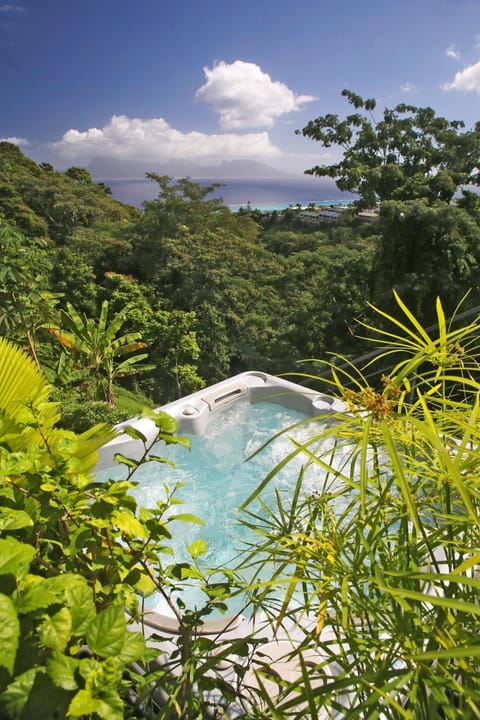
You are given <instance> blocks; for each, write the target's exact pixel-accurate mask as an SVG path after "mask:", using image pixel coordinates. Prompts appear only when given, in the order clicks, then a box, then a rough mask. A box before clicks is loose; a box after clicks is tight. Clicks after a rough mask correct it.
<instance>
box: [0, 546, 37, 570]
mask: <svg viewBox="0 0 480 720" xmlns="http://www.w3.org/2000/svg"><path fill="white" fill-rule="evenodd" d="M35 552H36V551H35V548H33V547H32V546H31V545H25V544H24V543H20V542H18V540H15V539H14V538H6V539H0V575H8V574H10V573H11V574H12V575H15V576H16V577H17V578H20V577H22V576H23V575H26V573H27V572H28V569H29V567H30V563H31V562H32V559H33V557H34V555H35Z"/></svg>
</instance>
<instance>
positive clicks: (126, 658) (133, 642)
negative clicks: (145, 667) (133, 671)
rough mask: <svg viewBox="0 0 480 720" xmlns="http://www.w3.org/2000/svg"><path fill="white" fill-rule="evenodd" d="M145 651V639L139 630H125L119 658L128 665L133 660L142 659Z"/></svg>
mask: <svg viewBox="0 0 480 720" xmlns="http://www.w3.org/2000/svg"><path fill="white" fill-rule="evenodd" d="M144 653H145V639H144V637H143V635H142V633H140V632H127V634H126V636H125V642H124V644H123V648H122V650H121V652H120V653H119V655H118V657H119V659H120V660H121V661H122V662H123V663H125V664H126V665H128V664H129V663H132V662H134V661H135V660H142V658H143V655H144Z"/></svg>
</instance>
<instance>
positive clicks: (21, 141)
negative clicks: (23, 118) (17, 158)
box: [0, 137, 30, 147]
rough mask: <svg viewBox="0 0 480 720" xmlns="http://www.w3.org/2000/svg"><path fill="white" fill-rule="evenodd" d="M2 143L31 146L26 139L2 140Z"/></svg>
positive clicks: (11, 138)
mask: <svg viewBox="0 0 480 720" xmlns="http://www.w3.org/2000/svg"><path fill="white" fill-rule="evenodd" d="M0 142H8V143H12V145H24V146H25V147H27V146H28V145H30V143H29V141H28V140H27V139H26V138H19V137H7V138H0Z"/></svg>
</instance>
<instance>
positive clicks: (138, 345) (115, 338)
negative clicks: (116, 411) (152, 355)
mask: <svg viewBox="0 0 480 720" xmlns="http://www.w3.org/2000/svg"><path fill="white" fill-rule="evenodd" d="M125 321H126V316H125V312H119V313H117V314H116V315H115V316H114V317H113V318H112V319H111V320H109V318H108V301H107V300H104V301H103V303H102V308H101V312H100V316H99V318H98V320H95V319H93V318H87V316H86V315H85V313H79V312H77V310H76V309H75V308H74V307H73V305H71V304H70V303H68V304H67V311H65V310H62V311H61V313H60V324H59V326H58V327H51V328H50V332H51V333H52V334H53V335H54V336H55V337H56V338H57V340H58V341H59V342H60V343H61V344H62V346H63V347H64V348H66V350H67V352H68V353H70V354H71V355H72V359H73V360H74V364H76V363H78V365H79V366H80V369H81V370H82V371H84V373H85V377H86V378H87V379H88V378H90V379H91V381H92V383H93V387H94V398H95V399H97V400H100V399H104V400H106V401H107V402H108V404H109V405H110V407H115V396H114V389H113V383H114V381H115V379H116V378H119V377H125V376H127V375H134V374H136V373H137V372H140V370H141V368H139V367H137V365H138V363H140V362H142V361H143V360H145V358H146V357H148V355H147V354H146V353H144V354H140V355H132V353H135V352H137V351H138V350H141V349H144V348H145V347H146V344H145V343H144V342H141V341H140V333H138V332H130V333H126V334H123V335H119V333H120V331H121V329H122V327H123V325H124V324H125ZM127 355H128V356H129V357H125V356H127ZM123 357H125V359H123V360H122V358H123ZM144 367H145V366H144Z"/></svg>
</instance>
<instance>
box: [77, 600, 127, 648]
mask: <svg viewBox="0 0 480 720" xmlns="http://www.w3.org/2000/svg"><path fill="white" fill-rule="evenodd" d="M126 627H127V623H126V620H125V614H124V611H123V606H121V605H110V607H108V608H106V609H105V610H102V612H100V613H99V614H98V615H96V616H95V617H94V618H93V620H92V622H91V623H90V625H89V627H88V630H87V643H88V646H89V647H90V649H91V650H92V652H94V653H96V654H97V655H100V656H101V657H109V656H114V655H118V654H119V653H120V651H121V650H122V648H123V645H124V643H125V633H126V631H127V630H126Z"/></svg>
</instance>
